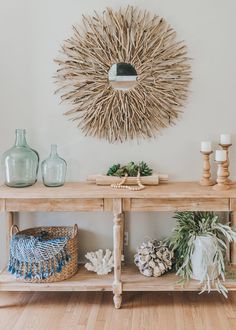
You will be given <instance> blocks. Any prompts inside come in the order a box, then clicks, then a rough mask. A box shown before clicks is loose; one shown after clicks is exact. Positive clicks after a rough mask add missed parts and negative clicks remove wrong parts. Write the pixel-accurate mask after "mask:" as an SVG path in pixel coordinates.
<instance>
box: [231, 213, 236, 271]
mask: <svg viewBox="0 0 236 330" xmlns="http://www.w3.org/2000/svg"><path fill="white" fill-rule="evenodd" d="M230 224H231V227H232V228H234V229H236V211H232V212H230ZM230 262H231V264H232V265H236V243H231V246H230Z"/></svg>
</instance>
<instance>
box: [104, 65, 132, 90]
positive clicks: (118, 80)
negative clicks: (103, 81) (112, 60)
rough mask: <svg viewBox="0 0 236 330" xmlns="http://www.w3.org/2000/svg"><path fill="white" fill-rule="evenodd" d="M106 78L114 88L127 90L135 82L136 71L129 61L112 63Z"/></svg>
mask: <svg viewBox="0 0 236 330" xmlns="http://www.w3.org/2000/svg"><path fill="white" fill-rule="evenodd" d="M108 79H109V82H110V84H111V86H112V87H113V88H114V89H116V90H129V89H131V88H133V87H134V86H135V85H136V84H137V72H136V70H135V68H134V67H133V65H131V64H130V63H116V64H112V66H111V67H110V70H109V71H108Z"/></svg>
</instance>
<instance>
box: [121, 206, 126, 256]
mask: <svg viewBox="0 0 236 330" xmlns="http://www.w3.org/2000/svg"><path fill="white" fill-rule="evenodd" d="M121 217H122V221H121V261H122V262H124V261H125V252H124V250H125V246H124V234H125V214H124V212H123V213H121Z"/></svg>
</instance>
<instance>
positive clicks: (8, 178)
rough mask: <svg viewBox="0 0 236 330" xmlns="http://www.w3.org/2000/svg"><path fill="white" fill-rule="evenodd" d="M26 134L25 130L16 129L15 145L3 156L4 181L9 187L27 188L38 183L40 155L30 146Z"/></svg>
mask: <svg viewBox="0 0 236 330" xmlns="http://www.w3.org/2000/svg"><path fill="white" fill-rule="evenodd" d="M25 133H26V131H25V129H16V141H15V145H14V146H13V147H12V148H11V149H9V150H7V151H6V152H5V153H4V154H3V156H2V168H3V174H4V181H5V184H6V185H7V186H9V187H15V188H21V187H27V186H31V185H33V184H34V183H35V182H36V181H37V174H38V167H39V154H38V153H37V152H36V151H35V150H33V149H31V148H30V147H29V146H28V144H27V142H26V137H25Z"/></svg>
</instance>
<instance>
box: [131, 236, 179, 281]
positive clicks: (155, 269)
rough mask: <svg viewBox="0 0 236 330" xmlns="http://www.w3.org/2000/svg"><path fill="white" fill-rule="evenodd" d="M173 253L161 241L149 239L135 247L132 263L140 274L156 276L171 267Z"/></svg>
mask: <svg viewBox="0 0 236 330" xmlns="http://www.w3.org/2000/svg"><path fill="white" fill-rule="evenodd" d="M173 257H174V253H173V252H172V251H170V250H169V249H168V247H167V246H166V245H165V244H164V243H163V242H162V241H157V240H151V241H148V242H144V243H142V244H141V246H140V247H138V248H137V254H135V256H134V263H135V265H136V266H137V267H138V268H139V271H140V273H141V274H143V275H145V276H154V277H158V276H161V275H162V274H164V273H166V272H167V271H168V270H170V269H171V268H172V260H173Z"/></svg>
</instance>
